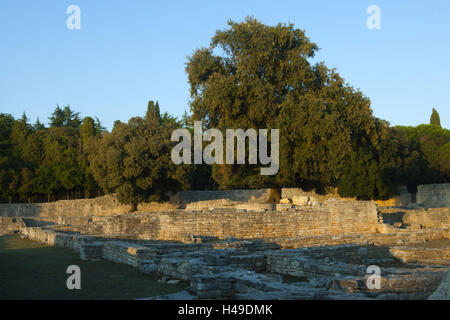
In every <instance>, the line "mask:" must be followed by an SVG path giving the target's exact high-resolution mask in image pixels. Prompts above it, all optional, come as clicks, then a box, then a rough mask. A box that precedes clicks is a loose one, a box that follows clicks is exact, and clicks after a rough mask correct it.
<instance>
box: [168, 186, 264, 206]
mask: <svg viewBox="0 0 450 320" xmlns="http://www.w3.org/2000/svg"><path fill="white" fill-rule="evenodd" d="M269 194H270V189H254V190H248V189H245V190H214V191H209V190H205V191H179V192H177V193H176V194H175V195H172V196H171V199H170V202H173V203H179V204H187V203H191V202H197V201H209V200H219V199H228V200H231V201H237V202H252V203H266V202H267V201H268V200H269Z"/></svg>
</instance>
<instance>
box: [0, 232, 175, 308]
mask: <svg viewBox="0 0 450 320" xmlns="http://www.w3.org/2000/svg"><path fill="white" fill-rule="evenodd" d="M69 265H78V266H79V267H80V269H81V290H69V289H67V287H66V281H67V278H68V277H69V276H70V274H67V273H66V270H67V267H68V266H69ZM157 280H158V277H157V276H150V275H145V274H143V273H141V272H140V271H139V270H137V269H135V268H133V267H131V266H127V265H123V264H116V263H113V262H110V261H105V260H102V261H83V260H81V259H80V258H79V255H78V253H76V252H73V251H72V250H69V249H62V248H55V247H50V246H47V245H45V244H41V243H37V242H34V241H30V240H25V239H21V238H20V237H18V236H3V237H0V299H32V300H34V299H135V298H145V297H151V296H156V295H163V294H168V293H173V292H177V291H180V290H183V285H164V284H160V283H158V282H157Z"/></svg>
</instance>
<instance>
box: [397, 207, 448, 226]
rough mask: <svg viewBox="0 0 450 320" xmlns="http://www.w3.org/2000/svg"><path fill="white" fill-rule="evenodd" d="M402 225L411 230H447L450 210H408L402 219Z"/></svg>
mask: <svg viewBox="0 0 450 320" xmlns="http://www.w3.org/2000/svg"><path fill="white" fill-rule="evenodd" d="M402 220H403V223H404V224H407V225H408V226H410V228H411V229H412V230H419V229H425V228H449V227H450V208H449V207H446V208H430V209H427V210H426V209H416V210H408V211H407V212H406V213H405V214H404V215H403V217H402Z"/></svg>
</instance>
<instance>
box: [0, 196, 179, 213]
mask: <svg viewBox="0 0 450 320" xmlns="http://www.w3.org/2000/svg"><path fill="white" fill-rule="evenodd" d="M176 208H177V206H176V205H173V204H170V203H156V202H153V203H143V204H140V205H139V206H138V211H145V212H152V211H160V210H174V209H176ZM129 210H130V206H128V205H122V204H120V203H119V202H118V201H117V199H116V197H115V196H114V195H106V196H103V197H98V198H94V199H79V200H60V201H55V202H46V203H32V204H27V203H15V204H4V203H2V204H0V216H3V217H60V216H67V217H70V216H77V217H80V216H84V217H86V216H109V215H114V214H122V213H128V212H129Z"/></svg>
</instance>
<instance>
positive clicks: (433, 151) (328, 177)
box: [0, 18, 450, 210]
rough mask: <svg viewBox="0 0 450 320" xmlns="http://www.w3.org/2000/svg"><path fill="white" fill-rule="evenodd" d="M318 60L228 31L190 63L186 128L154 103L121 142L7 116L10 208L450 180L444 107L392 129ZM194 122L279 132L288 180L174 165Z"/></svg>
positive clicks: (121, 133) (82, 122)
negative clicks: (198, 192)
mask: <svg viewBox="0 0 450 320" xmlns="http://www.w3.org/2000/svg"><path fill="white" fill-rule="evenodd" d="M218 49H220V50H218ZM317 50H318V46H317V45H316V44H315V43H313V42H311V41H310V39H309V38H308V37H306V35H305V32H304V31H303V30H299V29H295V28H294V26H293V25H291V24H289V25H286V24H278V25H276V26H267V25H264V24H262V23H260V22H259V21H257V20H256V19H254V18H246V19H245V20H244V21H243V22H240V23H236V22H232V21H230V22H229V27H228V29H226V30H219V31H217V32H216V34H215V36H214V37H213V38H212V41H211V44H210V46H209V47H206V48H200V49H198V50H196V51H195V52H194V53H193V54H192V55H191V56H190V57H188V61H187V63H186V72H187V75H188V82H189V85H190V96H191V100H190V113H189V114H188V113H187V112H186V113H185V115H184V116H183V117H182V119H177V118H176V117H174V116H172V115H170V114H168V113H167V112H166V113H164V114H161V112H160V108H159V103H158V102H156V103H155V102H153V101H150V102H149V104H148V106H147V112H146V113H145V115H144V116H142V117H141V116H137V117H133V118H131V119H129V121H128V122H127V123H124V122H121V121H116V122H115V123H114V126H113V128H112V130H111V132H108V131H107V130H105V128H104V127H102V125H101V123H100V121H99V120H98V118H95V119H93V118H91V117H85V118H83V119H81V117H80V114H79V113H77V112H75V111H74V110H72V109H71V108H70V106H65V107H63V108H60V107H59V106H57V107H56V109H55V110H54V112H53V113H52V115H51V116H50V118H49V125H48V127H47V126H45V125H43V124H42V123H40V122H39V120H37V121H36V123H35V124H30V123H29V121H28V119H27V117H26V115H25V114H24V115H23V116H22V118H21V119H14V118H13V117H12V116H11V115H9V114H0V187H1V192H0V200H1V201H2V202H12V201H13V202H35V201H53V200H57V199H73V198H86V197H93V196H98V195H101V194H104V193H116V194H117V196H118V199H119V201H120V202H122V203H125V204H130V205H131V207H132V210H135V209H136V208H137V204H138V203H140V202H143V201H153V200H156V201H158V200H163V199H165V198H167V196H168V192H175V191H177V190H186V189H231V188H262V187H270V188H272V189H273V190H279V189H280V188H281V187H301V188H303V189H306V190H312V189H314V190H315V191H316V192H327V191H329V190H331V189H333V190H337V191H338V192H339V194H340V195H342V196H348V197H357V198H359V199H386V198H389V197H390V196H392V195H395V194H396V193H397V187H398V186H399V185H405V184H406V185H407V186H408V189H409V191H410V192H415V191H416V188H417V185H418V184H428V183H443V182H449V181H450V130H447V129H445V128H442V127H441V124H440V119H439V114H438V112H437V111H436V110H435V109H433V112H432V115H431V118H430V122H429V123H430V124H422V125H419V126H416V127H404V126H395V127H392V126H390V124H389V123H388V122H387V121H384V120H382V119H378V118H376V117H375V116H374V115H373V113H372V109H371V105H370V100H369V98H367V97H366V96H365V95H364V94H363V93H362V92H361V91H359V90H356V89H354V88H353V87H352V86H350V85H349V84H347V83H346V82H345V80H344V79H343V78H342V77H341V76H340V75H339V74H338V73H337V72H336V71H335V70H334V69H329V68H328V67H327V66H326V65H325V64H324V63H323V62H321V63H315V64H313V63H312V59H313V57H314V55H315V53H316V52H317ZM196 120H199V121H202V122H203V124H204V127H205V129H208V128H217V129H220V130H222V131H223V132H224V131H225V129H238V128H241V129H244V130H246V129H249V128H256V129H260V128H262V129H272V128H276V129H279V130H280V147H279V150H280V170H279V172H278V174H276V175H274V176H261V175H260V174H259V166H257V165H248V164H247V165H228V164H223V165H219V164H214V165H212V166H209V165H179V166H177V165H174V164H173V163H172V161H171V158H170V153H171V149H172V147H173V146H174V145H175V144H176V143H174V142H171V141H170V136H171V132H172V131H173V130H175V129H177V128H187V129H188V130H190V131H191V132H192V130H193V129H192V124H193V121H196ZM247 150H248V148H247ZM247 156H248V155H247ZM247 163H248V161H247ZM277 197H279V192H278V193H277V192H275V198H277ZM275 200H276V199H275Z"/></svg>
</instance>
